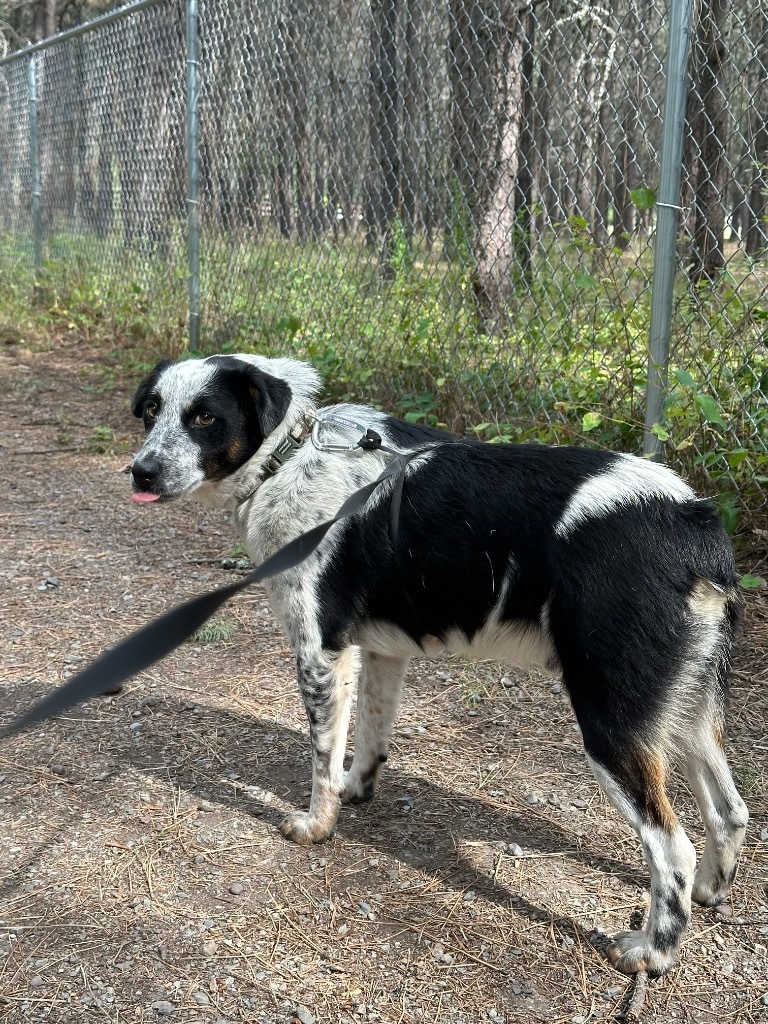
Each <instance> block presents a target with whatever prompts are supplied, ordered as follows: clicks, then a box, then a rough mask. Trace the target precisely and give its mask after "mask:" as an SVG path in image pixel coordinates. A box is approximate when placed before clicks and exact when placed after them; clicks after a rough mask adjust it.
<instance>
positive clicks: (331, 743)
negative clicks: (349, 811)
mask: <svg viewBox="0 0 768 1024" xmlns="http://www.w3.org/2000/svg"><path fill="white" fill-rule="evenodd" d="M358 663H359V661H358V653H357V649H356V648H354V647H350V648H348V649H347V650H345V651H342V652H340V653H338V652H336V653H332V652H329V651H318V652H317V653H315V654H310V655H307V654H306V653H305V652H303V653H302V655H301V656H300V657H299V662H298V669H299V689H300V690H301V695H302V697H303V699H304V706H305V707H306V709H307V718H308V719H309V734H310V739H311V742H312V798H311V800H310V804H309V810H308V811H293V812H292V813H291V814H289V815H288V816H287V817H286V818H285V819H284V820H283V822H282V824H281V826H280V830H281V832H282V833H283V835H284V836H285V837H286V839H290V840H291V841H292V842H294V843H298V844H299V845H300V846H309V845H310V844H312V843H320V842H322V841H323V840H324V839H327V838H328V837H329V836H330V834H331V833H332V832H333V828H334V826H335V824H336V819H337V818H338V816H339V807H340V804H341V800H340V794H341V792H342V790H343V789H344V749H345V746H346V740H347V728H348V726H349V703H350V698H351V696H352V687H353V684H354V682H355V678H356V676H357V671H358Z"/></svg>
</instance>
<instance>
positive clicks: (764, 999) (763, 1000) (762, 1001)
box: [760, 992, 768, 1006]
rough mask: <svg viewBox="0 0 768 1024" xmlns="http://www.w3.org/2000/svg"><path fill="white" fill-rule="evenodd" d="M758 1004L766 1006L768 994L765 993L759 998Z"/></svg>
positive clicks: (767, 1004)
mask: <svg viewBox="0 0 768 1024" xmlns="http://www.w3.org/2000/svg"><path fill="white" fill-rule="evenodd" d="M760 1002H761V1003H762V1004H763V1006H768V992H766V993H765V995H764V996H760Z"/></svg>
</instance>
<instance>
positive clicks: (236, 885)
mask: <svg viewBox="0 0 768 1024" xmlns="http://www.w3.org/2000/svg"><path fill="white" fill-rule="evenodd" d="M244 889H245V886H244V885H243V883H242V882H233V883H232V885H230V887H229V891H230V892H231V893H232V895H233V896H240V894H241V893H242V892H243V890H244Z"/></svg>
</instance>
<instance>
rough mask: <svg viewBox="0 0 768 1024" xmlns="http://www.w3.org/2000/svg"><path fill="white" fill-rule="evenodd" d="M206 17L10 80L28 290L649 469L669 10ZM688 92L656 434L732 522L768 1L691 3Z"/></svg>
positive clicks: (347, 390)
mask: <svg viewBox="0 0 768 1024" xmlns="http://www.w3.org/2000/svg"><path fill="white" fill-rule="evenodd" d="M197 2H198V0H187V3H186V4H185V3H184V2H183V0H144V2H141V3H138V4H134V5H132V6H129V7H127V8H123V9H122V10H121V11H118V12H115V13H114V14H113V15H108V16H107V17H105V18H102V19H99V20H98V21H97V22H96V23H94V24H93V25H92V26H90V27H85V28H82V29H77V30H74V31H71V32H69V33H63V34H62V35H61V36H59V37H54V38H53V39H52V40H48V41H46V42H45V43H44V44H39V45H38V46H37V47H33V48H30V49H28V50H27V51H23V52H20V53H18V54H14V55H10V56H9V57H6V58H4V59H3V60H2V61H0V270H2V274H3V276H4V277H5V280H6V285H8V283H9V282H10V286H11V287H14V288H16V289H26V288H28V289H29V290H30V293H32V291H33V289H36V290H37V293H38V296H39V295H40V294H41V293H42V294H43V295H44V297H45V300H46V301H51V300H53V301H58V302H61V303H62V304H64V305H66V304H68V303H69V304H72V303H75V302H78V301H82V302H85V303H87V302H89V301H94V297H96V298H98V299H99V300H100V301H102V302H103V303H104V304H106V305H108V306H109V307H110V309H111V310H112V313H113V315H114V318H115V323H116V324H117V325H118V326H120V325H122V327H121V329H124V330H125V331H126V333H127V334H128V335H129V336H130V335H131V334H132V333H133V334H136V335H137V336H140V334H141V331H142V330H143V329H145V327H146V326H147V324H151V325H152V328H153V330H154V331H155V332H156V333H157V332H158V331H159V333H160V336H161V337H165V338H166V339H167V348H168V349H169V350H170V349H173V348H174V347H175V349H176V350H177V351H178V349H179V347H180V344H181V339H182V338H183V337H184V336H185V334H184V332H185V330H186V328H187V326H188V328H189V331H190V335H191V347H192V348H193V349H195V350H200V351H203V352H212V351H237V350H240V349H246V348H254V349H257V350H259V351H263V352H267V353H278V352H279V353H283V354H284V353H296V354H298V355H300V356H303V357H307V358H310V359H311V360H313V361H314V362H315V364H316V365H317V366H318V367H319V369H320V370H321V371H322V373H323V374H324V376H325V380H326V383H327V386H328V389H329V392H330V394H331V395H332V396H333V397H347V396H354V397H355V398H356V399H358V400H368V401H371V402H373V403H374V404H378V405H380V406H382V407H386V408H388V409H390V410H393V411H395V412H397V413H399V414H400V415H403V416H406V417H407V418H410V419H413V420H424V421H428V422H438V423H445V424H446V425H447V426H448V427H449V428H451V429H453V430H457V431H471V432H474V433H476V434H477V435H478V436H480V437H484V438H488V439H501V440H504V439H512V440H520V439H536V440H541V441H556V442H563V441H571V440H574V439H577V440H586V441H588V442H590V443H597V444H602V445H606V446H610V447H615V448H624V449H628V450H641V449H642V445H643V422H644V414H645V405H646V382H647V377H648V363H649V349H648V339H649V330H650V324H651V282H652V276H653V270H654V255H655V253H654V250H655V243H656V237H657V235H656V225H657V220H658V218H660V217H661V212H662V211H661V210H660V209H659V208H657V207H656V205H655V204H656V200H657V199H658V196H657V192H656V189H657V183H658V181H659V174H660V151H661V145H662V135H663V127H664V125H663V120H664V114H663V107H664V99H665V91H666V90H665V60H666V54H667V49H668V40H669V16H670V12H669V10H668V9H667V8H666V7H663V6H658V5H657V3H655V2H654V0H626V2H623V0H618V2H615V3H611V4H605V5H601V4H599V3H592V2H590V3H586V2H585V3H576V4H573V3H566V2H563V0H541V2H536V3H534V4H531V5H528V6H526V5H525V4H522V5H518V4H512V3H510V2H509V0H437V2H435V0H370V2H369V3H367V4H359V3H353V2H351V0H328V2H327V3H318V2H310V0H280V2H277V0H263V2H260V3H258V4H254V3H252V2H250V0H216V2H214V0H200V7H199V12H198V9H197ZM32 81H34V83H35V86H36V101H37V102H36V104H35V103H34V102H32V103H31V102H30V99H31V96H30V82H32ZM685 94H686V96H687V101H686V102H687V106H686V109H685V132H684V139H683V144H682V188H681V190H680V197H679V200H678V201H677V202H675V203H666V204H664V206H665V207H666V208H669V209H671V208H672V207H673V206H675V207H676V206H678V205H679V210H675V211H674V214H675V216H676V221H677V224H678V230H677V244H676V251H675V252H674V253H673V257H672V260H671V264H670V266H669V268H668V272H669V275H670V280H672V279H673V280H674V308H673V314H672V323H671V334H670V338H671V344H670V352H669V365H668V372H667V365H666V358H665V359H664V360H663V363H664V365H662V366H660V367H658V369H659V371H660V380H661V381H662V384H663V388H664V391H663V396H662V397H663V406H662V408H661V410H660V414H659V417H658V420H655V418H654V421H653V422H652V423H649V424H648V425H647V426H648V427H649V428H650V436H651V439H652V441H653V442H654V443H655V444H656V445H658V446H661V447H663V449H664V452H665V455H666V457H667V458H668V459H669V461H670V462H672V463H673V464H675V465H677V466H678V467H679V468H682V469H683V470H684V471H685V472H686V473H687V474H688V476H689V477H692V478H693V479H694V482H695V483H698V484H699V486H703V487H704V488H705V489H708V490H709V491H710V492H718V493H720V494H721V501H722V507H723V508H724V510H725V511H726V512H728V509H730V510H731V512H733V514H735V512H734V510H736V509H738V508H739V507H742V506H746V507H749V508H751V509H755V508H757V507H759V506H761V505H763V504H764V497H763V495H764V490H765V484H766V482H767V481H768V406H767V405H766V396H768V7H766V4H765V2H764V0H761V2H760V3H759V4H755V3H754V0H735V2H733V3H726V0H698V2H697V3H695V4H694V5H693V17H692V22H691V25H690V53H689V58H688V73H687V83H686V90H685ZM32 99H34V97H32ZM35 114H36V122H37V124H36V135H37V146H36V149H37V171H35V168H34V166H33V165H34V164H35V160H34V159H33V158H34V155H35V154H34V148H35V146H34V135H35V132H34V128H35V125H34V121H35ZM31 139H32V140H33V141H32V143H30V140H31ZM35 173H37V174H38V175H39V190H37V189H36V187H35ZM36 191H39V226H38V228H37V230H35V227H34V224H35V221H34V217H33V211H34V205H35V202H36V201H37V199H36V197H35V196H34V195H33V193H35V192H36ZM36 235H37V236H38V237H37V238H36ZM36 253H37V260H36ZM36 262H37V266H36ZM198 265H199V278H198V271H197V267H198ZM190 268H191V269H192V281H191V282H190ZM662 270H663V268H662ZM658 272H659V270H658V267H657V273H658ZM645 439H646V449H647V448H648V444H647V442H648V439H649V431H648V429H646V434H645Z"/></svg>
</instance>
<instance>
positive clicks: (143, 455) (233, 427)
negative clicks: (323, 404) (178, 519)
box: [131, 355, 320, 505]
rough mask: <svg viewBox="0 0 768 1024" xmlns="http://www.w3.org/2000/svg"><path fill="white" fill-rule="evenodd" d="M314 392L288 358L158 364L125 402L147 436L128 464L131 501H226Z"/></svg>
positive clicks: (307, 369)
mask: <svg viewBox="0 0 768 1024" xmlns="http://www.w3.org/2000/svg"><path fill="white" fill-rule="evenodd" d="M319 387H320V381H319V377H318V375H317V373H316V372H315V370H313V369H312V367H311V366H308V365H307V364H306V363H300V362H297V361H295V360H293V359H266V358H263V357H261V356H250V355H239V356H210V357H209V358H208V359H195V360H192V359H190V360H184V361H181V362H176V363H174V362H171V361H169V360H166V361H163V362H161V363H158V365H157V366H156V367H155V368H154V370H153V371H152V372H151V373H150V374H149V376H148V377H147V378H146V379H145V380H144V381H142V383H141V384H140V385H139V388H138V390H137V392H136V394H135V396H134V399H133V403H132V405H131V409H132V411H133V414H134V415H135V416H138V417H139V418H141V419H143V420H144V426H145V429H146V431H147V438H146V440H145V442H144V445H143V446H142V448H141V450H140V451H139V453H138V454H137V456H136V458H135V459H134V463H133V471H132V483H133V495H132V496H133V499H134V500H135V501H156V500H157V499H158V498H166V499H167V498H176V497H180V496H181V495H189V494H194V495H195V497H196V498H199V499H200V500H202V501H204V502H205V503H206V504H213V505H224V504H226V503H227V500H228V499H229V497H230V496H231V494H232V493H234V491H235V490H236V489H237V487H238V486H241V485H242V484H243V482H244V480H245V479H246V475H247V473H248V471H249V469H250V468H251V467H250V465H249V464H250V463H251V462H252V461H253V463H254V464H255V466H254V473H255V472H258V470H259V469H260V467H261V464H262V463H263V461H264V460H265V459H266V457H267V456H268V455H269V454H270V452H271V451H272V449H273V448H274V446H275V445H276V444H277V442H278V441H279V440H280V439H281V438H282V437H283V436H284V435H285V434H286V433H287V432H288V431H289V430H291V428H292V427H294V426H295V425H296V423H298V422H299V420H300V419H301V418H302V416H304V415H305V414H306V413H307V412H309V411H310V410H311V409H312V408H313V407H314V396H315V394H316V393H317V391H318V390H319ZM262 449H264V451H263V452H262Z"/></svg>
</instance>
